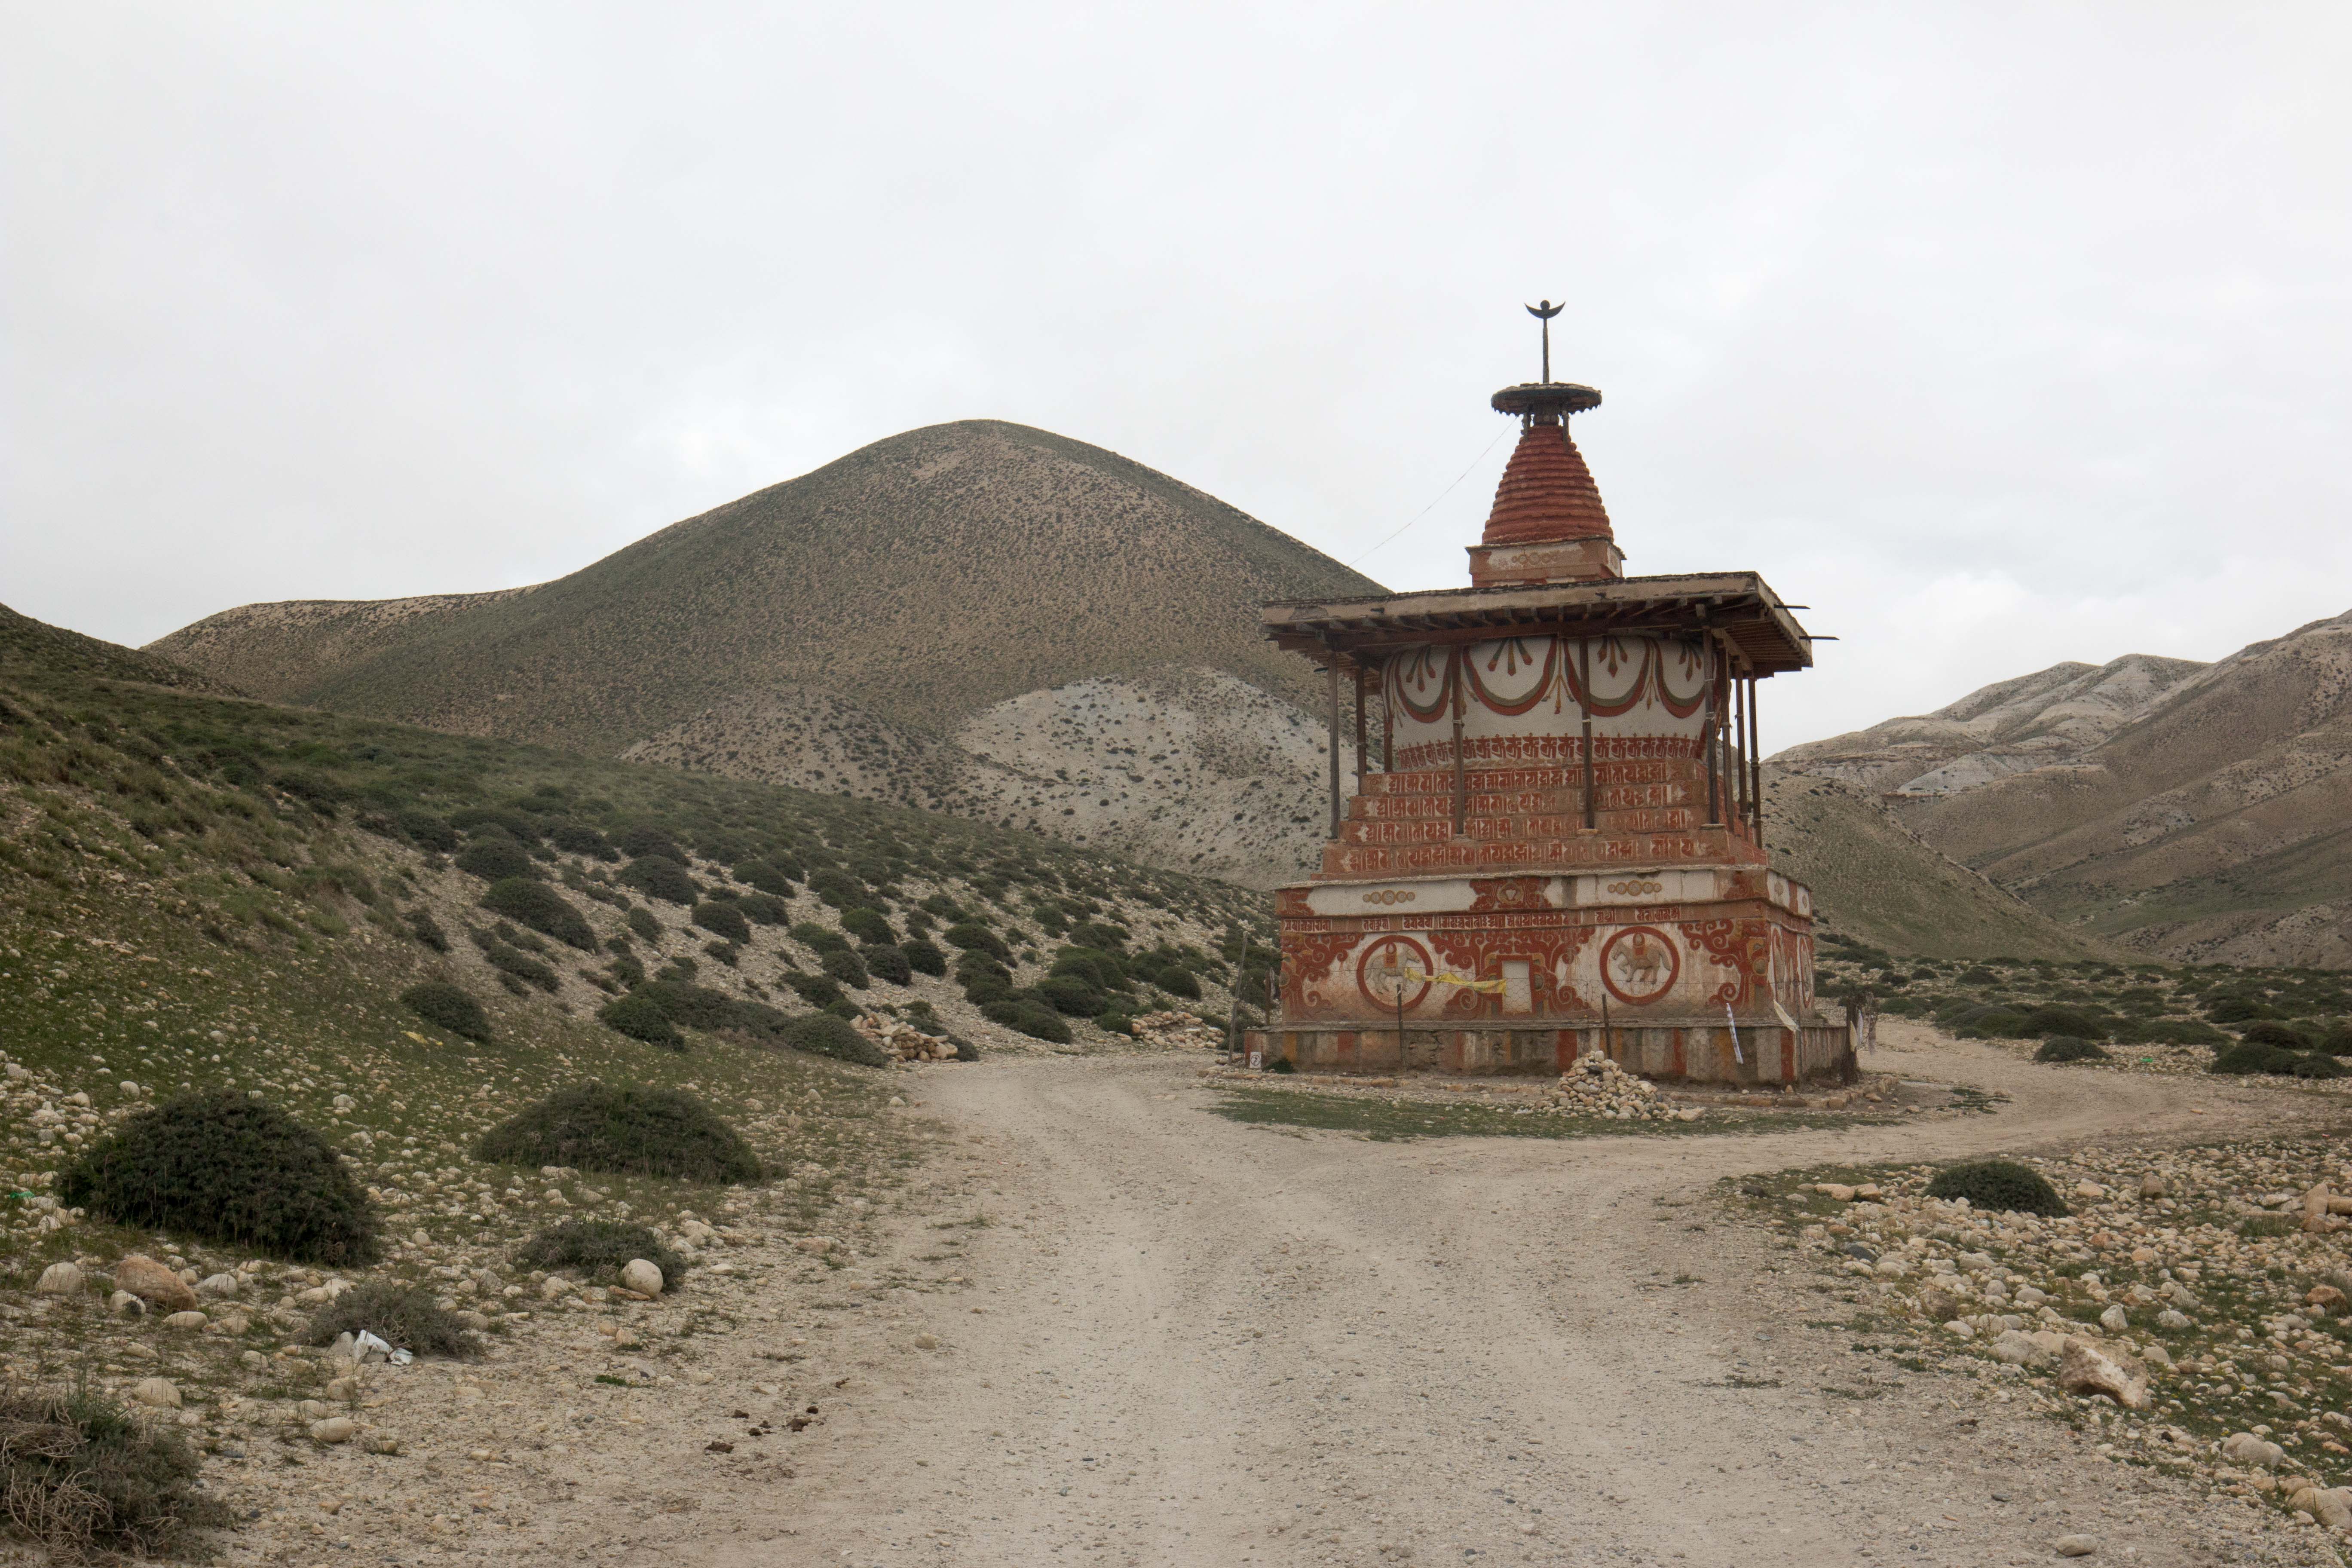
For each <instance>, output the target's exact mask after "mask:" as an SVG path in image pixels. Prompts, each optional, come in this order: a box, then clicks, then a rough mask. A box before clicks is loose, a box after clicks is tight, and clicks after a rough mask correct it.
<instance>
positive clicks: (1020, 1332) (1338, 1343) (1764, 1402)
mask: <svg viewBox="0 0 2352 1568" xmlns="http://www.w3.org/2000/svg"><path fill="white" fill-rule="evenodd" d="M1915 1045H1916V1037H1915ZM1875 1065H1878V1066H1882V1067H1887V1068H1894V1069H1895V1070H1899V1071H1903V1072H1906V1073H1909V1074H1916V1075H1917V1076H1921V1077H1927V1078H1934V1079H1941V1080H1945V1081H1954V1082H1968V1083H1974V1084H1978V1085H1980V1086H1982V1087H1984V1088H1987V1089H1998V1090H2001V1091H2005V1092H2006V1093H2008V1094H2009V1095H2010V1096H2011V1103H2010V1104H2009V1105H2007V1106H2006V1107H2004V1108H2003V1109H2002V1110H2000V1113H1999V1114H1997V1115H1993V1116H1967V1117H1951V1118H1943V1119H1937V1120H1934V1121H1927V1122H1925V1123H1922V1124H1913V1125H1904V1126H1892V1127H1883V1128H1863V1129H1855V1130H1848V1131H1799V1132H1790V1133H1784V1134H1775V1135H1769V1136H1748V1137H1721V1138H1711V1137H1694V1138H1642V1137H1631V1138H1622V1139H1591V1140H1582V1141H1570V1142H1542V1141H1536V1140H1519V1139H1456V1140H1447V1141H1443V1142H1414V1143H1375V1142H1365V1141H1362V1140H1360V1139H1355V1138H1350V1137H1346V1136H1342V1135H1338V1134H1331V1133H1324V1132H1316V1133H1309V1134H1298V1133H1292V1132H1286V1131H1276V1130H1269V1129H1265V1128H1245V1127H1243V1126H1239V1125H1236V1124H1234V1123H1232V1122H1229V1121H1224V1120H1223V1119H1222V1118H1219V1117H1215V1116H1213V1115H1211V1114H1208V1113H1207V1112H1206V1110H1205V1107H1206V1106H1207V1104H1208V1103H1209V1102H1210V1098H1211V1096H1210V1093H1209V1091H1207V1090H1204V1089H1198V1088H1195V1087H1193V1084H1194V1080H1193V1079H1192V1075H1191V1073H1190V1071H1189V1069H1188V1068H1180V1067H1178V1066H1177V1065H1175V1064H1173V1063H1168V1064H1165V1065H1152V1064H1139V1063H1136V1062H1134V1061H1121V1062H1080V1061H1050V1062H1043V1063H1039V1062H1029V1063H1020V1064H1006V1065H1004V1066H1003V1067H989V1068H985V1069H984V1070H968V1071H964V1072H960V1073H951V1074H950V1073H941V1074H937V1075H933V1076H931V1077H930V1078H929V1079H926V1086H925V1087H926V1092H927V1093H928V1094H929V1096H930V1097H931V1098H930V1099H929V1106H928V1110H929V1111H930V1112H931V1113H933V1114H936V1115H938V1116H940V1118H942V1119H943V1120H944V1121H946V1122H947V1123H949V1124H950V1126H952V1127H953V1128H955V1129H956V1130H958V1131H959V1132H961V1133H965V1134H968V1135H973V1136H978V1137H982V1138H985V1139H987V1140H988V1141H989V1142H990V1143H991V1144H992V1152H993V1153H994V1154H995V1155H996V1156H997V1157H998V1158H999V1159H1000V1160H1001V1161H1002V1163H999V1164H998V1165H997V1166H996V1167H995V1171H996V1177H995V1180H996V1190H997V1191H998V1192H999V1193H1001V1194H1002V1195H1001V1197H996V1198H992V1199H991V1200H990V1201H991V1205H992V1207H993V1208H995V1210H996V1211H997V1212H998V1213H1000V1214H1002V1215H1004V1216H1005V1217H1006V1219H1007V1220H1008V1221H1011V1222H1017V1223H1018V1228H1015V1224H1013V1223H1008V1224H1006V1225H1003V1226H998V1227H996V1228H993V1229H992V1230H989V1231H987V1232H984V1233H982V1237H983V1239H982V1241H981V1242H980V1244H979V1245H978V1247H976V1248H975V1250H974V1253H973V1255H972V1258H971V1277H972V1279H973V1281H974V1284H975V1286H976V1288H977V1289H975V1291H974V1293H973V1294H971V1295H970V1296H968V1297H965V1298H962V1299H961V1300H958V1302H957V1304H956V1305H954V1306H951V1307H950V1306H942V1307H940V1309H939V1310H938V1315H937V1317H936V1318H935V1320H934V1329H933V1331H935V1332H937V1333H938V1334H939V1335H940V1337H941V1339H942V1342H943V1343H942V1345H941V1347H940V1350H939V1351H938V1352H935V1353H934V1354H932V1355H930V1356H927V1357H925V1358H923V1362H924V1371H923V1372H922V1373H920V1374H919V1375H918V1376H917V1377H916V1378H915V1380H914V1381H913V1382H910V1383H908V1384H907V1385H906V1386H905V1387H903V1389H901V1390H900V1391H899V1394H900V1397H899V1399H898V1418H897V1419H895V1420H886V1419H884V1418H882V1415H881V1414H877V1415H874V1416H871V1417H869V1418H866V1419H863V1420H861V1421H859V1422H856V1423H855V1424H851V1425H845V1426H843V1427H841V1428H839V1429H837V1430H836V1431H835V1433H834V1434H833V1441H832V1442H831V1443H830V1444H829V1445H827V1446H825V1447H822V1448H820V1447H814V1446H813V1447H809V1448H807V1449H805V1450H803V1452H802V1455H801V1458H799V1460H798V1461H797V1462H798V1463H799V1466H800V1473H799V1479H798V1480H797V1481H796V1482H795V1483H794V1484H793V1486H792V1489H791V1491H792V1502H791V1505H790V1509H791V1511H790V1514H789V1516H776V1517H772V1521H771V1522H770V1523H769V1524H768V1526H767V1528H766V1529H761V1530H759V1531H756V1535H758V1536H767V1537H768V1539H766V1540H764V1541H761V1542H758V1543H757V1544H754V1543H753V1540H752V1539H747V1538H744V1537H739V1538H738V1539H737V1541H736V1542H731V1543H719V1542H711V1543H709V1545H708V1546H700V1545H698V1547H697V1548H696V1549H695V1551H694V1552H692V1555H693V1556H694V1557H695V1558H696V1560H698V1561H707V1562H711V1563H722V1564H730V1565H732V1564H737V1563H746V1564H748V1563H888V1564H894V1565H895V1564H906V1563H958V1564H1000V1563H1003V1564H1035V1563H1077V1562H1087V1563H1096V1562H1099V1563H1120V1564H1124V1563H1140V1564H1192V1563H1203V1564H1208V1563H1217V1564H1227V1563H1264V1564H1290V1563H1392V1562H1400V1561H1407V1560H1410V1561H1413V1562H1418V1563H1434V1562H1446V1563H1464V1562H1469V1563H1475V1562H1480V1561H1487V1560H1492V1561H1499V1562H1507V1563H1521V1562H1533V1563H1693V1564H1715V1563H1722V1564H1732V1563H1738V1564H1742V1565H1752V1564H1759V1563H1791V1564H1796V1563H1804V1564H1817V1563H1888V1562H1898V1563H1967V1564H1971V1565H1973V1564H1984V1563H2012V1562H2013V1563H2028V1562H2044V1561H2048V1560H2050V1558H2051V1555H2052V1542H2053V1541H2054V1540H2055V1539H2056V1538H2057V1537H2058V1536H2060V1535H2062V1534H2068V1533H2078V1532H2079V1533H2087V1534H2090V1535H2093V1536H2095V1537H2097V1538H2098V1539H2099V1541H2100V1542H2101V1548H2100V1554H2099V1556H2100V1560H2103V1561H2116V1560H2123V1561H2132V1562H2137V1563H2212V1562H2217V1561H2281V1562H2300V1561H2305V1560H2308V1561H2334V1559H2332V1558H2324V1557H2309V1558H2306V1557H2305V1556H2304V1555H2302V1554H2301V1553H2303V1552H2308V1551H2310V1550H2312V1549H2313V1548H2312V1547H2311V1545H2310V1543H2309V1542H2302V1543H2299V1544H2298V1543H2296V1542H2293V1541H2291V1540H2289V1539H2288V1538H2287V1537H2285V1536H2284V1535H2282V1534H2279V1533H2277V1532H2275V1531H2256V1530H2255V1529H2254V1527H2253V1526H2252V1523H2251V1522H2250V1521H2249V1518H2248V1515H2247V1514H2246V1512H2245V1511H2244V1510H2242V1509H2238V1508H2235V1507H2229V1506H2224V1505H2223V1504H2221V1503H2220V1502H2218V1501H2216V1500H2212V1499H2210V1497H2209V1496H2207V1495H2206V1494H2205V1493H2203V1492H2201V1491H2200V1490H2197V1489H2192V1488H2190V1487H2189V1486H2188V1485H2186V1484H2183V1483H2176V1482H2173V1481H2169V1480H2166V1479H2158V1478H2154V1477H2150V1476H2147V1475H2146V1474H2144V1473H2143V1472H2139V1471H2137V1470H2132V1469H2127V1468H2123V1467H2120V1466H2114V1465H2109V1464H2107V1463H2105V1462H2103V1461H2100V1460H2098V1459H2097V1458H2095V1456H2093V1455H2091V1454H2090V1453H2089V1452H2088V1451H2087V1445H2085V1444H2084V1442H2083V1441H2082V1440H2081V1439H2079V1438H2077V1437H2075V1436H2074V1435H2072V1434H2071V1433H2067V1432H2065V1431H2063V1430H2062V1429H2060V1428H2058V1427H2056V1426H2054V1425H2053V1424H2051V1423H2050V1422H2048V1421H2047V1420H2046V1419H2042V1418H2035V1417H2032V1416H2030V1415H2025V1414H2023V1413H2022V1412H2012V1411H2011V1410H2010V1409H2009V1408H2007V1407H2005V1406H2002V1405H1996V1404H1991V1403H1988V1402H1985V1401H1983V1400H1981V1399H1980V1398H1979V1397H1978V1396H1977V1394H1976V1393H1975V1392H1974V1388H1973V1385H1964V1384H1959V1383H1958V1382H1956V1381H1953V1380H1948V1379H1942V1378H1937V1377H1935V1376H1932V1375H1913V1374H1911V1373H1905V1372H1903V1371H1901V1370H1899V1369H1898V1368H1896V1367H1895V1366H1894V1365H1892V1364H1891V1363H1886V1362H1884V1361H1881V1360H1879V1359H1877V1358H1876V1357H1874V1356H1871V1355H1867V1354H1862V1353H1857V1352H1854V1351H1853V1349H1852V1348H1851V1346H1852V1342H1853V1337H1854V1336H1853V1334H1852V1332H1851V1331H1843V1330H1841V1329H1840V1328H1838V1327H1836V1326H1835V1323H1836V1321H1840V1320H1843V1318H1845V1317H1846V1316H1847V1315H1849V1314H1850V1313H1851V1311H1852V1309H1851V1308H1850V1307H1844V1306H1842V1305H1841V1304H1840V1303H1838V1302H1836V1301H1835V1300H1832V1299H1831V1298H1829V1297H1826V1296H1824V1295H1822V1294H1821V1293H1820V1292H1819V1291H1818V1289H1816V1287H1817V1286H1818V1284H1819V1276H1818V1275H1817V1274H1815V1273H1814V1272H1813V1271H1812V1270H1811V1268H1809V1267H1805V1266H1801V1265H1799V1264H1798V1263H1797V1260H1796V1257H1795V1255H1794V1254H1793V1253H1791V1252H1788V1251H1785V1250H1780V1249H1779V1248H1776V1247H1775V1246H1774V1245H1773V1244H1772V1242H1771V1241H1770V1240H1769V1238H1768V1237H1764V1236H1762V1235H1760V1234H1759V1233H1758V1232H1756V1231H1754V1230H1751V1229H1748V1228H1747V1227H1743V1226H1730V1225H1726V1224H1724V1223H1723V1222H1722V1221H1721V1219H1720V1218H1719V1216H1718V1209H1717V1205H1715V1204H1714V1203H1713V1202H1712V1199H1711V1191H1712V1184H1714V1183H1715V1182H1716V1181H1717V1178H1719V1177H1722V1176H1726V1175H1730V1174H1737V1173H1745V1172H1751V1171H1764V1170H1774V1169H1780V1168H1784V1167H1787V1166H1790V1165H1794V1164H1802V1163H1811V1162H1813V1161H1818V1160H1824V1159H1832V1158H1843V1159H1856V1160H1868V1159H1878V1158H1905V1157H1925V1156H1929V1155H1945V1154H1952V1153H1959V1152H1971V1153H1973V1152H1989V1151H1995V1150H2001V1149H2028V1148H2037V1147H2057V1146H2063V1145H2067V1144H2071V1143H2075V1142H2082V1141H2084V1140H2095V1139H2098V1138H2100V1137H2103V1136H2107V1135H2115V1134H2128V1135H2130V1136H2132V1137H2134V1138H2147V1137H2150V1136H2162V1135H2166V1134H2196V1133H2208V1134H2210V1133H2212V1132H2218V1131H2221V1130H2222V1128H2223V1126H2224V1124H2226V1123H2229V1122H2231V1121H2234V1120H2237V1117H2236V1116H2234V1115H2233V1114H2232V1108H2233V1105H2234V1104H2235V1101H2234V1100H2233V1099H2232V1096H2231V1090H2229V1089H2222V1088H2219V1087H2216V1086H2213V1085H2211V1084H2210V1082H2207V1081H2191V1080H2182V1079H2155V1078H2136V1077H2127V1076H2124V1075H2118V1074H2100V1075H2095V1077H2093V1076H2092V1075H2085V1074H2081V1073H2072V1074H2069V1073H2065V1072H2063V1071H2057V1070H2053V1069H2048V1068H2033V1067H2031V1066H2027V1065H2023V1064H2020V1063H2017V1062H2015V1061H2013V1060H2011V1059H2010V1058H2007V1057H2005V1056H2002V1055H2000V1054H1998V1053H1995V1052H1993V1051H1990V1050H1983V1049H1979V1048H1976V1047H1957V1048H1952V1047H1945V1048H1939V1049H1925V1048H1917V1049H1914V1050H1912V1051H1909V1052H1906V1051H1905V1050H1902V1049H1891V1050H1889V1051H1887V1052H1885V1053H1884V1054H1883V1058H1882V1060H1881V1061H1880V1062H1879V1063H1877V1064H1875ZM2200 1106H2201V1107H2204V1108H2207V1110H2208V1111H2209V1114H2207V1115H2204V1116H2198V1115H2194V1114H2191V1108H2192V1107H2200ZM973 1302H977V1303H979V1304H980V1305H981V1306H982V1307H983V1308H984V1311H982V1312H980V1313H974V1312H971V1310H970V1303H973ZM1887 1384H1899V1386H1893V1387H1888V1386H1886V1385H1887ZM1874 1388H1876V1389H1883V1390H1884V1392H1883V1393H1881V1394H1879V1395H1878V1396H1877V1397H1871V1398H1861V1399H1857V1398H1855V1397H1853V1394H1855V1393H1856V1392H1862V1393H1868V1392H1870V1391H1871V1390H1872V1389H1874ZM1831 1390H1843V1394H1841V1393H1837V1392H1828V1391H1831ZM883 1414H887V1413H883ZM778 1501H779V1503H782V1499H779V1500H778ZM770 1531H777V1532H778V1533H774V1534H770Z"/></svg>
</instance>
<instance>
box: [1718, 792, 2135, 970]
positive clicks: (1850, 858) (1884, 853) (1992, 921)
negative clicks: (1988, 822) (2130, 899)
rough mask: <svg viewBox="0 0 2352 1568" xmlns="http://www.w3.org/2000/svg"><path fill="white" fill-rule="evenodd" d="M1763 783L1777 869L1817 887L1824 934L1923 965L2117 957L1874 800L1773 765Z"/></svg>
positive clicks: (1769, 838) (1766, 821)
mask: <svg viewBox="0 0 2352 1568" xmlns="http://www.w3.org/2000/svg"><path fill="white" fill-rule="evenodd" d="M1764 779H1765V785H1764V812H1765V815H1764V828H1765V837H1766V839H1767V841H1768V842H1769V845H1770V846H1771V850H1772V863H1773V864H1774V865H1776V866H1778V867H1780V868H1782V869H1783V870H1786V871H1787V872H1788V873H1789V874H1790V876H1792V877H1795V878H1797V879H1800V880H1801V881H1803V882H1805V883H1807V884H1808V885H1810V886H1811V888H1812V889H1813V897H1814V900H1815V908H1816V910H1817V911H1818V914H1819V918H1820V920H1821V922H1822V929H1823V930H1824V931H1828V932H1835V933H1837V934H1839V935H1842V936H1845V937H1850V938H1853V939H1855V940H1858V941H1860V942H1866V943H1868V944H1869V945H1871V946H1873V947H1876V948H1884V949H1886V950H1888V951H1890V952H1896V953H1903V954H1908V955H1911V956H1915V957H1921V958H1942V959H1953V958H1995V957H2002V956H2011V957H2015V958H2020V959H2059V960H2071V959H2102V958H2108V957H2112V956H2114V950H2112V949H2110V948H2109V947H2107V946H2106V944H2105V943H2104V942H2099V941H2098V940H2097V939H2096V938H2095V937H2091V936H2088V935H2085V934H2084V933H2082V932H2079V931H2070V930H2068V929H2067V928H2065V927H2063V926H2062V925H2060V924H2058V923H2057V922H2056V921H2053V920H2051V919H2050V918H2049V917H2048V916H2047V915H2045V914H2043V913H2042V912H2041V911H2040V910H2035V909H2034V908H2032V906H2031V905H2029V904H2026V903H2024V902H2022V901H2021V900H2018V899H2017V898H2015V897H2013V896H2012V895H2011V894H2009V893H2005V892H2003V891H2002V890H2001V889H1999V888H1996V887H1994V886H1993V885H1992V884H1991V883H1990V882H1988V881H1986V880H1985V879H1984V878H1982V877H1981V876H1979V875H1978V874H1977V873H1976V872H1974V871H1971V870H1969V868H1967V867H1965V866H1962V865H1959V864H1958V863H1956V862H1955V861H1953V860H1951V859H1950V858H1948V857H1946V856H1944V855H1942V854H1940V853H1938V852H1937V850H1936V849H1934V848H1933V847H1930V846H1928V845H1927V844H1924V843H1922V842H1921V841H1920V840H1919V838H1918V837H1916V835H1915V834H1913V833H1912V832H1911V831H1910V830H1909V829H1907V828H1906V827H1905V826H1903V824H1902V822H1901V821H1900V820H1899V819H1898V818H1897V817H1896V816H1895V815H1894V813H1892V812H1891V811H1889V810H1888V809H1887V808H1886V806H1885V805H1883V804H1882V803H1881V802H1880V800H1879V799H1878V797H1877V796H1876V795H1869V794H1864V792H1862V791H1860V790H1857V789H1854V788H1853V787H1851V786H1849V785H1847V784H1843V783H1840V782H1838V781H1836V780H1833V779H1825V778H1821V777H1818V776H1815V775H1812V774H1810V773H1782V772H1780V771H1779V770H1777V769H1775V768H1773V767H1770V766H1769V765H1768V766H1767V768H1766V769H1765V774H1764Z"/></svg>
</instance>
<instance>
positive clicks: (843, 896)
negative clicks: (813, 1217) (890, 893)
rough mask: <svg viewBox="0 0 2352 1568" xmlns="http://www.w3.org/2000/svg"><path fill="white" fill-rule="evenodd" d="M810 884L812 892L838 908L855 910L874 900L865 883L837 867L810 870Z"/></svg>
mask: <svg viewBox="0 0 2352 1568" xmlns="http://www.w3.org/2000/svg"><path fill="white" fill-rule="evenodd" d="M808 885H809V891H810V892H812V893H814V894H815V895H816V896H817V897H818V898H819V899H821V900H824V902H825V903H827V904H829V905H831V906H832V907H833V908H835V909H836V910H854V909H856V908H857V907H858V906H859V905H861V904H870V903H872V902H873V901H874V894H873V892H872V891H871V890H870V889H867V888H866V884H865V883H863V882H861V881H859V880H858V879H856V878H855V877H853V876H851V875H850V874H849V873H848V872H846V871H844V870H841V869H839V868H835V867H832V866H827V867H825V868H823V869H822V870H817V871H812V872H810V873H809V879H808Z"/></svg>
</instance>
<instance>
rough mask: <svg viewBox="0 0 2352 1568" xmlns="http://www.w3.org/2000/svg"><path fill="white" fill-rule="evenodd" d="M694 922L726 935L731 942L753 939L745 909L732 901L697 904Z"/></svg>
mask: <svg viewBox="0 0 2352 1568" xmlns="http://www.w3.org/2000/svg"><path fill="white" fill-rule="evenodd" d="M694 923H695V924H696V925H698V926H700V927H701V928H702V929H703V930H705V931H711V932H714V933H716V934H717V935H719V936H723V937H725V938H726V939H727V940H728V941H729V942H749V941H751V921H747V920H745V919H744V918H743V911H742V910H739V909H737V908H736V907H735V906H734V905H733V904H731V903H720V902H719V901H717V900H706V901H705V902H702V903H699V904H697V905H695V906H694Z"/></svg>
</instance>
